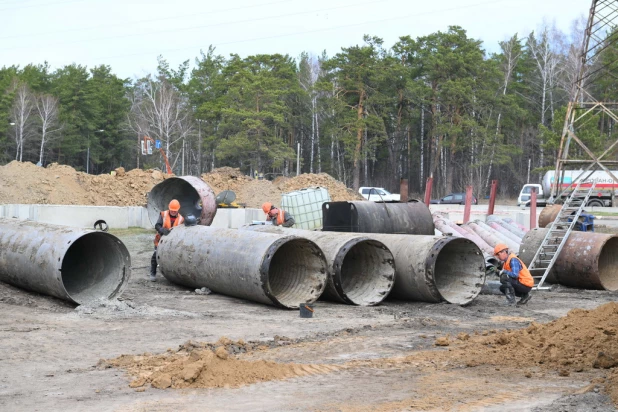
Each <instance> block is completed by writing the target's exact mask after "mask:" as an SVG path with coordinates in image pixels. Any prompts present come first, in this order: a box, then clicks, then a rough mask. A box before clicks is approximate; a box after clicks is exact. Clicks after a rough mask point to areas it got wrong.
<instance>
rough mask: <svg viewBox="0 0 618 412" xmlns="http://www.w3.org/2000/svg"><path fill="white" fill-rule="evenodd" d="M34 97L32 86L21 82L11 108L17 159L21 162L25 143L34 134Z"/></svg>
mask: <svg viewBox="0 0 618 412" xmlns="http://www.w3.org/2000/svg"><path fill="white" fill-rule="evenodd" d="M34 106H35V105H34V99H33V95H32V92H31V91H30V88H29V87H28V86H27V85H25V84H19V85H18V86H17V90H16V93H15V100H14V102H13V108H12V110H11V113H12V118H13V123H15V125H14V126H15V128H14V131H13V137H14V139H15V145H16V147H15V160H19V161H20V162H21V161H22V160H23V157H24V144H25V143H26V140H28V139H29V138H30V137H31V136H32V120H33V119H32V118H31V117H30V116H31V114H32V110H33V109H34Z"/></svg>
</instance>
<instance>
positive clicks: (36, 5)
mask: <svg viewBox="0 0 618 412" xmlns="http://www.w3.org/2000/svg"><path fill="white" fill-rule="evenodd" d="M85 1H88V0H71V1H63V2H59V3H57V2H56V3H42V4H32V5H30V6H23V7H9V8H7V9H0V11H7V10H20V9H29V8H32V7H49V6H57V5H60V4H72V3H84V2H85ZM0 5H1V4H0Z"/></svg>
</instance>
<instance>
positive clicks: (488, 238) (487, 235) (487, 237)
mask: <svg viewBox="0 0 618 412" xmlns="http://www.w3.org/2000/svg"><path fill="white" fill-rule="evenodd" d="M463 226H464V227H466V229H469V230H473V231H474V233H476V234H477V235H479V236H480V237H481V239H483V240H484V241H485V242H487V244H488V245H489V246H491V247H492V248H493V247H495V246H496V245H497V244H498V243H504V242H502V241H500V239H498V238H497V237H496V236H494V235H493V233H491V232H488V231H487V230H485V229H483V228H482V227H480V226H479V225H477V224H475V223H474V222H469V223H467V224H465V225H463Z"/></svg>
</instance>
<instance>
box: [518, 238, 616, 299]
mask: <svg viewBox="0 0 618 412" xmlns="http://www.w3.org/2000/svg"><path fill="white" fill-rule="evenodd" d="M548 230H549V229H533V230H531V231H530V232H528V233H527V234H526V236H524V238H523V240H522V244H521V249H520V253H519V257H520V259H521V260H522V261H523V262H524V263H525V264H526V265H528V266H529V265H530V263H531V261H532V259H533V258H534V255H535V253H536V251H537V250H538V249H539V247H540V246H541V242H542V241H543V238H544V237H545V235H546V234H547V231H548ZM550 276H551V277H550ZM546 280H547V281H548V282H550V283H560V284H561V285H565V286H570V287H574V288H581V289H600V290H610V291H614V290H618V236H616V235H609V234H603V233H591V232H571V234H570V235H569V238H568V239H567V241H566V243H565V245H564V247H563V248H562V251H561V252H560V255H558V259H557V260H556V262H555V263H554V267H553V268H552V271H551V272H550V274H549V276H548V278H547V279H546Z"/></svg>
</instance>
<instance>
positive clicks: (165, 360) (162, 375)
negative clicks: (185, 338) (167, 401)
mask: <svg viewBox="0 0 618 412" xmlns="http://www.w3.org/2000/svg"><path fill="white" fill-rule="evenodd" d="M247 349H248V350H253V349H255V345H254V344H247V343H245V342H244V341H242V340H241V341H238V342H233V341H231V340H230V339H228V338H226V337H222V338H220V339H219V340H218V341H217V343H215V344H208V343H205V344H204V343H202V344H200V343H193V342H187V343H185V344H184V345H181V346H180V347H179V348H178V350H177V351H175V352H174V351H172V350H168V352H167V353H165V354H162V355H151V354H147V353H146V354H143V355H139V356H133V355H122V356H119V357H118V358H115V359H111V360H106V361H101V362H100V364H99V365H100V366H103V367H115V368H121V369H125V370H126V371H127V372H128V373H129V374H130V375H131V376H133V377H134V380H133V381H132V382H131V383H130V384H129V386H130V387H132V388H136V389H137V390H143V389H144V387H145V386H146V385H147V384H150V385H151V386H152V387H154V388H158V389H166V388H174V389H182V388H230V387H239V386H243V385H248V384H252V383H256V382H265V381H271V380H281V379H287V378H291V377H295V376H305V375H313V374H317V373H325V372H330V371H332V370H335V369H336V368H335V367H333V366H324V365H299V364H292V363H287V364H284V363H276V362H272V361H264V360H259V361H244V360H239V359H236V358H235V357H234V356H233V355H231V353H235V352H244V351H246V350H247Z"/></svg>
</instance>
